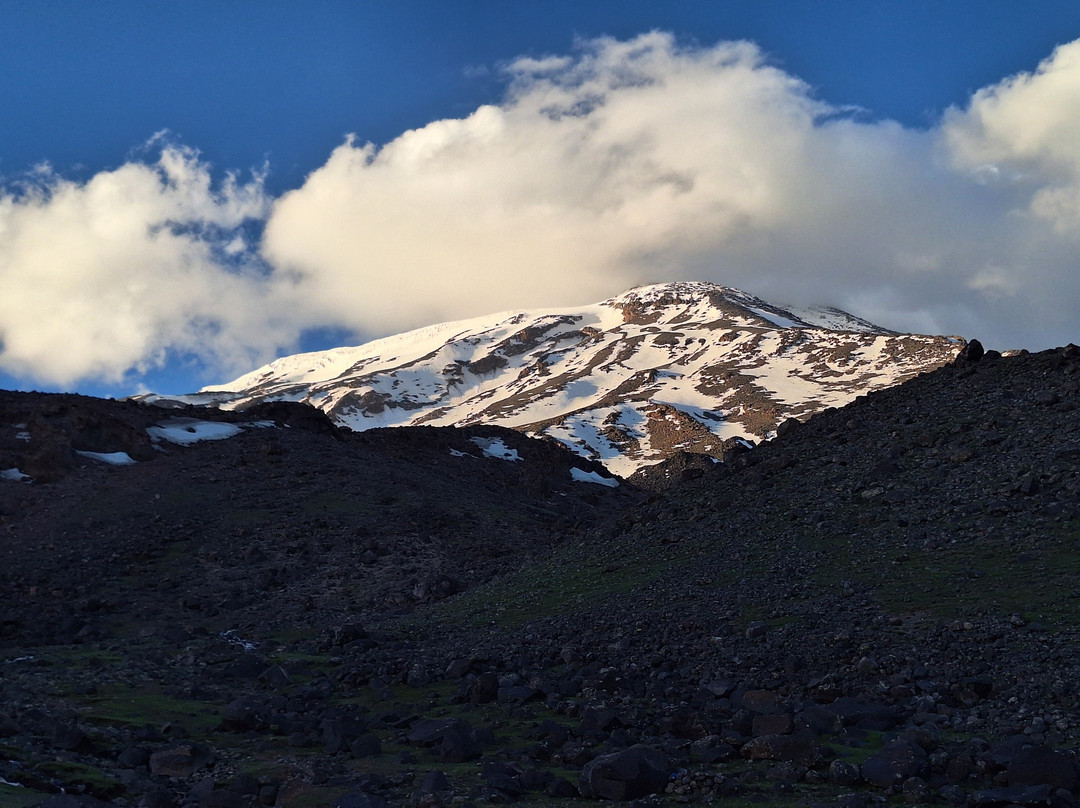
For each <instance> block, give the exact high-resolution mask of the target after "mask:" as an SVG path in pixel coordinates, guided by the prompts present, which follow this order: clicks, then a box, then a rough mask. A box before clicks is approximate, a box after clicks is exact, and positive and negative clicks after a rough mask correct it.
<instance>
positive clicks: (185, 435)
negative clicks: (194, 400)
mask: <svg viewBox="0 0 1080 808" xmlns="http://www.w3.org/2000/svg"><path fill="white" fill-rule="evenodd" d="M146 431H147V433H148V434H149V435H150V437H151V438H153V439H155V440H165V441H168V442H169V443H178V444H180V445H181V446H187V445H189V444H192V443H197V442H198V441H201V440H222V439H224V438H231V437H233V436H234V435H238V434H240V432H241V428H240V427H239V426H237V425H236V424H225V423H221V422H220V421H201V420H199V419H198V418H170V419H169V420H168V421H165V422H164V423H161V424H158V425H157V426H150V427H147V428H146Z"/></svg>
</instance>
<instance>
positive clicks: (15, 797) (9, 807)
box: [0, 783, 49, 808]
mask: <svg viewBox="0 0 1080 808" xmlns="http://www.w3.org/2000/svg"><path fill="white" fill-rule="evenodd" d="M48 797H49V795H48V794H44V793H42V792H40V791H34V790H33V789H31V788H22V787H20V786H9V785H4V784H3V783H0V805H3V806H4V808H25V807H26V806H30V805H37V804H38V803H40V802H42V801H43V800H45V799H48Z"/></svg>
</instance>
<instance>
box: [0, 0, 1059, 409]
mask: <svg viewBox="0 0 1080 808" xmlns="http://www.w3.org/2000/svg"><path fill="white" fill-rule="evenodd" d="M650 32H660V33H654V34H650ZM650 37H651V38H650ZM1078 37H1080V6H1078V5H1077V4H1076V3H1075V2H1037V3H1035V4H1026V3H1025V4H1021V3H1018V2H997V1H995V0H980V1H979V2H941V1H940V0H938V2H918V0H906V1H905V2H872V1H870V0H863V1H862V2H843V1H841V0H817V1H816V2H809V1H807V2H760V1H759V2H680V0H669V1H668V2H663V3H657V2H636V1H634V0H620V1H619V2H592V3H582V2H580V1H579V2H561V1H557V0H548V1H546V2H542V1H538V2H529V3H525V2H507V0H502V1H501V2H494V1H492V0H487V1H485V0H472V1H471V2H468V3H464V2H462V3H451V2H445V1H444V0H437V1H436V0H433V1H431V2H408V0H397V1H396V2H389V1H388V2H307V3H303V4H299V3H282V2H266V1H265V0H264V2H258V3H254V2H220V1H218V2H186V3H180V4H164V3H144V2H108V0H104V1H102V2H95V3H83V2H50V1H49V0H38V1H37V2H12V3H8V4H5V5H4V6H3V7H2V8H0V109H2V110H4V115H5V117H6V126H5V127H4V129H3V132H4V135H3V137H2V138H0V181H2V183H3V192H2V196H0V347H2V352H0V385H2V386H4V387H9V388H19V389H31V388H38V389H50V390H77V391H81V392H88V393H92V394H108V395H123V394H127V393H130V392H134V391H136V390H139V389H155V390H159V391H162V392H183V391H188V390H191V389H194V388H196V387H199V386H201V385H203V384H207V383H212V382H215V381H224V380H226V379H228V378H230V377H231V376H235V375H239V373H241V372H244V371H246V370H250V369H251V368H252V367H254V366H255V365H257V364H258V363H260V362H264V361H267V360H269V359H271V358H273V357H274V356H275V355H280V354H281V353H284V352H292V351H296V350H298V349H316V348H322V347H328V346H330V345H333V344H340V343H342V342H349V343H355V342H359V341H362V340H364V339H368V338H372V337H375V336H380V335H383V334H386V333H390V332H393V331H396V330H401V329H404V328H411V327H417V326H420V325H424V324H426V323H429V322H434V321H437V320H445V319H453V318H458V317H467V316H475V315H479V314H484V313H486V312H488V311H497V310H502V309H510V308H519V307H520V308H526V307H536V306H548V305H561V304H573V303H586V302H592V301H593V300H595V299H599V298H600V297H603V296H607V295H609V294H615V293H618V292H620V291H622V290H623V289H624V288H626V287H628V286H630V285H633V284H634V283H637V282H642V281H656V280H667V279H673V280H674V279H683V278H691V277H694V278H704V279H707V280H715V281H717V282H721V283H730V284H731V285H736V286H740V287H742V288H746V289H747V291H750V292H754V293H757V294H761V295H763V296H766V297H769V299H771V300H774V301H776V302H792V303H800V302H808V303H831V304H835V305H840V306H842V307H845V308H848V309H849V310H853V311H855V313H858V314H861V315H863V316H868V317H869V318H870V319H874V320H876V321H878V322H882V324H884V325H888V326H890V327H893V328H903V329H910V330H926V331H945V332H947V333H954V332H955V333H963V334H965V335H966V336H979V337H981V338H983V339H984V341H985V342H990V343H992V344H995V346H996V347H1003V348H1005V347H1031V348H1041V347H1047V346H1048V345H1051V344H1056V343H1059V342H1067V341H1070V340H1072V341H1077V342H1080V339H1076V336H1077V335H1075V334H1074V333H1073V331H1072V330H1071V329H1073V327H1074V326H1075V325H1076V321H1075V319H1074V318H1073V315H1072V313H1071V312H1073V311H1075V310H1076V304H1077V303H1080V283H1078V281H1077V274H1078V273H1077V266H1076V263H1075V259H1074V258H1072V256H1073V255H1076V254H1077V253H1076V247H1077V246H1078V245H1077V241H1078V234H1080V191H1078V190H1077V189H1078V188H1080V142H1078V141H1077V140H1076V139H1074V138H1072V136H1071V135H1070V131H1071V129H1072V126H1071V123H1070V122H1071V121H1072V120H1075V118H1073V117H1070V116H1069V113H1070V111H1071V110H1072V107H1071V105H1072V104H1074V103H1075V104H1078V105H1080V78H1078V75H1080V57H1078V56H1077V54H1076V53H1075V52H1074V51H1073V50H1072V49H1070V47H1069V43H1071V42H1073V41H1074V40H1076V39H1077V38H1078ZM738 41H742V42H744V43H754V45H753V46H750V45H745V44H744V45H738V46H736V45H732V44H730V43H734V42H738ZM725 43H728V44H725ZM1059 46H1061V50H1059V51H1056V50H1055V49H1056V48H1058V47H1059ZM1018 74H1019V75H1020V76H1021V78H1020V79H1019V80H1016V79H1012V80H1010V77H1015V76H1017V75H1018ZM627 75H630V76H632V81H631V82H626V81H625V80H624V78H625V76H627ZM560 105H564V106H560ZM552 109H557V110H560V111H559V112H558V114H554V115H553V114H552V112H551V110H552ZM439 122H441V123H439ZM368 144H371V145H370V146H369V145H368ZM582 155H585V156H584V157H582ZM586 158H587V159H586ZM577 160H581V161H582V162H581V163H580V164H577V163H576V162H575V161H577ZM598 165H602V166H606V167H605V168H604V170H602V171H601V170H599V169H597V166H598ZM46 166H47V168H46ZM230 177H231V179H230ZM642 223H647V224H646V225H643V224H642ZM5 301H6V302H5Z"/></svg>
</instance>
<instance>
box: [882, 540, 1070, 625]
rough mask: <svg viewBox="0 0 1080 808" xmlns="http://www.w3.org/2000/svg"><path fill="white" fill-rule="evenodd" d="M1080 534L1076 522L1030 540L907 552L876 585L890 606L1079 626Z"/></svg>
mask: <svg viewBox="0 0 1080 808" xmlns="http://www.w3.org/2000/svg"><path fill="white" fill-rule="evenodd" d="M1078 581H1080V536H1078V535H1077V532H1076V530H1075V527H1073V526H1070V529H1068V530H1064V531H1060V532H1059V533H1058V534H1057V535H1048V536H1046V537H1044V538H1042V539H1041V540H1040V541H1039V542H1037V543H1033V544H1024V545H1022V544H1018V543H1015V542H1010V541H1008V540H1007V539H1005V538H994V539H984V540H982V541H979V542H978V543H970V542H957V543H955V544H951V545H947V546H944V547H940V548H937V549H932V550H926V549H918V550H912V551H908V552H907V553H906V560H905V561H903V562H902V563H899V562H893V563H892V564H891V565H890V569H889V570H888V574H887V575H883V576H882V580H881V581H880V582H879V584H878V594H879V597H880V599H881V603H882V605H883V606H884V607H885V608H886V609H887V610H889V611H892V612H901V613H904V612H908V613H909V612H924V613H927V614H930V615H933V616H935V617H952V618H964V617H974V616H979V615H981V614H997V615H1007V614H1012V613H1020V614H1022V615H1024V617H1025V618H1026V619H1027V620H1029V621H1030V620H1038V621H1040V622H1043V623H1044V624H1046V625H1047V627H1048V628H1049V627H1065V626H1078V625H1080V584H1078V583H1077V582H1078Z"/></svg>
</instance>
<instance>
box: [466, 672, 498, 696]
mask: <svg viewBox="0 0 1080 808" xmlns="http://www.w3.org/2000/svg"><path fill="white" fill-rule="evenodd" d="M498 697H499V677H498V675H497V674H495V673H492V672H491V671H488V672H487V673H482V674H480V675H479V676H477V677H476V681H475V682H473V684H472V688H471V689H470V692H469V700H470V701H471V702H472V703H473V704H488V703H490V702H493V701H495V699H497V698H498Z"/></svg>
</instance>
